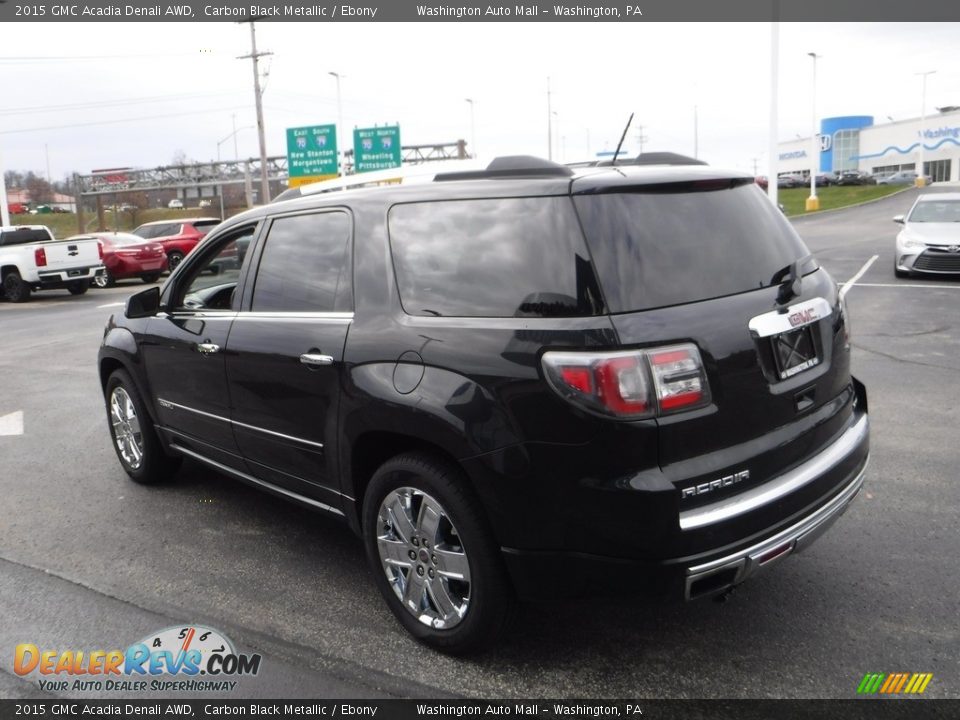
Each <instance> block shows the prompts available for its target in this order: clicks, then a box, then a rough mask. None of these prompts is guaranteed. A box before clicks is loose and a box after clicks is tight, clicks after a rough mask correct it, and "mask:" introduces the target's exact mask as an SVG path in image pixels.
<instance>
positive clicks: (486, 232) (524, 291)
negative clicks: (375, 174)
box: [389, 197, 603, 317]
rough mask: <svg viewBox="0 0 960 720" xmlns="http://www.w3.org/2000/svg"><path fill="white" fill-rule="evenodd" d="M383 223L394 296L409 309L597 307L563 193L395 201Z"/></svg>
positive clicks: (551, 311)
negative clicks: (395, 289) (397, 291)
mask: <svg viewBox="0 0 960 720" xmlns="http://www.w3.org/2000/svg"><path fill="white" fill-rule="evenodd" d="M389 225H390V246H391V249H392V252H393V262H394V268H395V269H396V275H397V284H398V286H399V288H400V299H401V302H402V304H403V309H404V311H406V312H407V313H408V314H410V315H454V316H477V317H525V316H526V317H571V316H581V315H594V314H598V313H601V312H602V311H603V308H602V301H601V299H600V293H599V290H598V288H597V283H596V280H595V277H594V272H593V267H592V265H591V263H590V259H589V255H588V253H587V248H586V244H585V243H584V240H583V236H582V234H581V232H580V228H579V225H578V223H577V218H576V214H575V213H574V211H573V206H572V205H571V203H570V198H566V197H565V198H555V197H540V198H501V199H492V200H456V201H444V202H428V203H415V204H410V205H397V206H395V207H393V208H392V209H391V210H390V218H389Z"/></svg>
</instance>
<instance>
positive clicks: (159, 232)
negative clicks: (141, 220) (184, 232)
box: [133, 223, 180, 240]
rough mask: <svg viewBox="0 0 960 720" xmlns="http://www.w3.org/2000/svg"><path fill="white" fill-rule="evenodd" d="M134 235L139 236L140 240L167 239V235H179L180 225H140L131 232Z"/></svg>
mask: <svg viewBox="0 0 960 720" xmlns="http://www.w3.org/2000/svg"><path fill="white" fill-rule="evenodd" d="M133 234H134V235H139V236H140V237H142V238H146V239H148V240H149V239H151V238H159V237H167V236H168V235H179V234H180V223H173V224H171V223H166V224H163V225H141V226H140V227H138V228H137V229H136V230H134V231H133Z"/></svg>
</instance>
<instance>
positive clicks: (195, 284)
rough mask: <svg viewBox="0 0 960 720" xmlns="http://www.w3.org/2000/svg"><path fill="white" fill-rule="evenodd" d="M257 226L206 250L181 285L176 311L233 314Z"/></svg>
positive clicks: (235, 234) (175, 302)
mask: <svg viewBox="0 0 960 720" xmlns="http://www.w3.org/2000/svg"><path fill="white" fill-rule="evenodd" d="M255 230H256V226H251V227H248V228H244V229H243V230H240V231H239V232H236V233H231V234H230V235H229V236H228V237H224V238H222V239H221V240H220V241H219V242H217V243H216V244H215V245H214V246H213V247H211V248H209V249H208V250H206V251H205V252H204V254H203V256H202V257H201V258H200V261H199V262H198V263H195V264H192V266H191V267H190V270H189V272H188V274H187V277H185V278H184V279H183V280H182V281H181V282H180V283H179V293H178V297H177V299H176V300H175V301H174V307H175V308H176V309H178V310H230V309H232V308H233V306H234V300H235V299H236V293H235V292H234V290H235V289H236V287H237V284H238V283H239V282H240V271H241V269H242V268H243V263H244V260H246V256H247V249H248V248H249V247H250V242H251V241H252V240H253V235H254V232H255Z"/></svg>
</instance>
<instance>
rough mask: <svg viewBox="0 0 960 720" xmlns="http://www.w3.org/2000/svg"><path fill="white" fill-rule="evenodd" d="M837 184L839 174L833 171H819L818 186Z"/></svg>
mask: <svg viewBox="0 0 960 720" xmlns="http://www.w3.org/2000/svg"><path fill="white" fill-rule="evenodd" d="M836 184H837V175H836V173H832V172H822V173H817V187H829V186H830V185H836Z"/></svg>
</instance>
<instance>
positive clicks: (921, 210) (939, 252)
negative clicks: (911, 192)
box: [893, 193, 960, 277]
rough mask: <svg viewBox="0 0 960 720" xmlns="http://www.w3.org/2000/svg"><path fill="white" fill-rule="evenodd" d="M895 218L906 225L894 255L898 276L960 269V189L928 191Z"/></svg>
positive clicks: (950, 271) (898, 236)
mask: <svg viewBox="0 0 960 720" xmlns="http://www.w3.org/2000/svg"><path fill="white" fill-rule="evenodd" d="M893 221H894V222H896V223H900V224H901V225H903V229H902V230H901V231H900V232H899V233H898V234H897V240H896V248H895V255H894V259H893V272H894V274H895V275H896V276H897V277H907V276H908V275H911V274H913V273H924V274H926V273H930V274H935V275H946V274H950V275H955V274H957V273H960V193H935V194H934V193H925V194H923V195H921V196H920V197H918V198H917V200H916V202H914V203H913V207H911V208H910V212H909V213H907V214H906V216H904V215H897V216H896V217H895V218H893Z"/></svg>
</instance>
